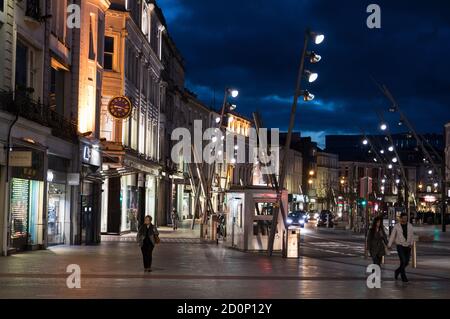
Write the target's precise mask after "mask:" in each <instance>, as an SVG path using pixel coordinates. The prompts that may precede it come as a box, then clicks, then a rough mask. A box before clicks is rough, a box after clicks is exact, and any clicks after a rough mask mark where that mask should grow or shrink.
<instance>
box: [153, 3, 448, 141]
mask: <svg viewBox="0 0 450 319" xmlns="http://www.w3.org/2000/svg"><path fill="white" fill-rule="evenodd" d="M370 3H377V4H379V5H380V7H381V10H382V28H381V30H370V29H368V28H367V26H366V18H367V16H368V14H367V13H366V7H367V5H368V4H370ZM159 5H160V6H161V7H162V8H163V11H164V13H165V15H166V17H167V20H168V24H169V26H168V27H169V32H170V33H171V35H172V37H173V38H174V40H175V42H176V43H177V46H178V47H179V49H180V51H181V52H182V54H183V56H184V57H185V60H186V76H187V80H188V82H187V86H188V87H189V88H190V89H191V90H193V91H196V92H197V93H198V94H199V97H200V99H202V100H203V101H204V102H205V103H207V104H209V105H211V104H213V103H214V100H215V101H216V104H215V105H216V107H219V104H220V102H219V101H221V99H222V97H223V89H224V87H225V86H230V85H233V86H236V87H238V88H239V89H240V91H241V95H240V97H239V101H238V103H237V104H238V107H239V111H240V112H242V113H244V114H245V115H247V116H251V112H252V111H254V110H256V109H258V110H259V111H260V112H261V113H262V114H263V118H264V121H265V124H266V126H272V127H280V128H281V129H282V130H284V129H286V127H287V123H288V118H289V112H290V107H291V103H292V94H293V91H294V85H295V78H296V73H297V68H298V63H299V55H300V51H301V48H302V43H303V32H304V30H305V29H306V27H308V26H310V27H312V28H315V29H317V30H320V31H321V32H323V33H324V34H325V35H326V40H325V42H324V43H323V45H320V46H317V47H316V46H311V49H314V50H315V51H317V52H318V53H319V54H320V55H322V57H323V60H322V62H321V63H320V64H317V65H314V66H311V68H312V69H313V70H315V71H317V72H318V73H319V79H318V81H317V82H315V83H313V84H307V83H304V85H305V86H307V87H308V89H310V91H311V92H313V93H314V94H315V95H316V98H317V102H316V103H310V104H304V103H302V104H301V105H300V107H299V112H298V119H297V121H296V129H299V130H301V131H303V132H306V133H308V134H312V135H313V136H315V137H319V138H320V137H321V136H323V135H324V134H327V133H359V127H364V128H365V130H367V131H369V132H371V131H376V129H377V122H378V118H377V114H376V113H375V110H376V109H383V110H384V111H385V110H386V109H387V106H388V101H387V100H385V99H383V97H382V95H381V94H380V92H379V90H378V89H377V87H376V86H375V85H374V84H373V82H372V81H371V79H370V76H373V77H374V78H376V79H377V80H378V81H380V82H384V83H385V84H387V85H388V86H389V88H390V89H391V91H392V93H393V94H394V95H395V96H396V98H397V100H398V102H399V103H400V105H401V106H402V109H403V110H404V111H405V113H406V115H407V116H408V117H409V118H410V120H411V121H412V122H413V123H415V126H416V127H417V128H418V130H419V131H421V132H427V131H428V132H441V131H442V129H443V128H442V126H443V124H444V123H445V122H447V121H450V80H449V75H448V72H449V70H450V61H449V57H450V1H441V0H427V1H407V0H401V1H400V0H396V1H392V0H389V1H388V0H384V1H374V0H371V1H361V0H353V1H352V0H347V1H334V0H328V1H325V0H314V1H313V0H279V1H269V0H246V1H243V0H239V1H237V0H228V1H226V2H224V1H210V0H160V1H159ZM386 118H387V120H389V122H390V123H391V125H396V122H397V119H396V118H395V117H394V116H392V115H391V114H386ZM401 129H402V128H401V127H398V128H397V127H396V128H395V130H401Z"/></svg>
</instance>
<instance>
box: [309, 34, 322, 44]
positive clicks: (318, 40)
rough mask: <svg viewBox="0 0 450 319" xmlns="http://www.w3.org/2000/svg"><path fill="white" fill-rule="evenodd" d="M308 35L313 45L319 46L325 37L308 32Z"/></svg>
mask: <svg viewBox="0 0 450 319" xmlns="http://www.w3.org/2000/svg"><path fill="white" fill-rule="evenodd" d="M309 35H310V36H311V38H312V39H313V40H314V43H315V44H321V43H322V42H323V40H325V36H324V35H323V34H320V33H316V32H310V33H309Z"/></svg>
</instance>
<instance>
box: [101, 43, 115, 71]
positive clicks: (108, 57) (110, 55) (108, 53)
mask: <svg viewBox="0 0 450 319" xmlns="http://www.w3.org/2000/svg"><path fill="white" fill-rule="evenodd" d="M103 63H104V69H105V70H111V71H112V70H113V69H114V38H113V37H108V36H105V52H104V60H103Z"/></svg>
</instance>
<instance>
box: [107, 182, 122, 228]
mask: <svg viewBox="0 0 450 319" xmlns="http://www.w3.org/2000/svg"><path fill="white" fill-rule="evenodd" d="M121 211H122V207H121V195H120V177H112V178H110V179H109V183H108V228H107V232H108V233H112V234H120V217H121Z"/></svg>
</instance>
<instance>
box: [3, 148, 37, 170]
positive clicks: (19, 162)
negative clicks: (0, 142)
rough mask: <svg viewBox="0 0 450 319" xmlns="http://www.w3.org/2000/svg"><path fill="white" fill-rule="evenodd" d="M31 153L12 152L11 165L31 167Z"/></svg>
mask: <svg viewBox="0 0 450 319" xmlns="http://www.w3.org/2000/svg"><path fill="white" fill-rule="evenodd" d="M32 155H33V154H32V152H31V151H12V152H10V153H9V165H10V166H13V167H31V165H32V164H31V162H32Z"/></svg>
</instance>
